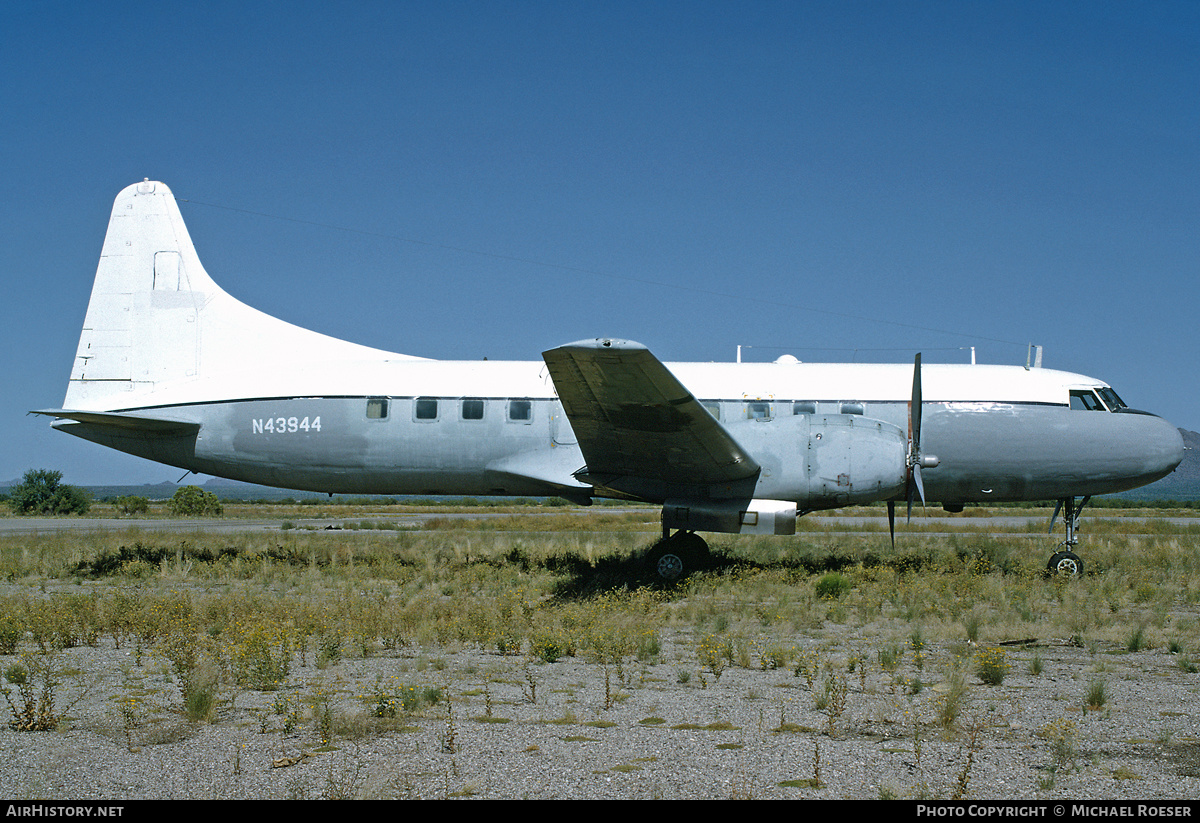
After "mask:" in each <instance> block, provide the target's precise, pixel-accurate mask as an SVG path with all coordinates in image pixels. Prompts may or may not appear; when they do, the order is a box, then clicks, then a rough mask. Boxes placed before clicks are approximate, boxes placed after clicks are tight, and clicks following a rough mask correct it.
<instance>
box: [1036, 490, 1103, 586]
mask: <svg viewBox="0 0 1200 823" xmlns="http://www.w3.org/2000/svg"><path fill="white" fill-rule="evenodd" d="M1091 499H1092V498H1091V497H1084V498H1082V499H1081V500H1079V501H1078V502H1076V500H1075V498H1074V497H1064V498H1063V499H1062V500H1059V501H1058V504H1057V505H1056V506H1055V507H1054V514H1053V516H1051V518H1050V531H1054V521H1055V520H1057V519H1058V514H1059V512H1062V515H1063V525H1064V526H1065V527H1066V532H1067V539H1066V540H1064V541H1063V542H1062V543H1061V544H1060V545H1061V546H1062V548H1061V549H1060V550H1059V551H1056V552H1055V553H1054V554H1052V555H1051V556H1050V562H1049V563H1047V564H1046V568H1047V569H1049V570H1050V572H1051V573H1053V574H1057V575H1062V576H1063V577H1079V576H1080V575H1082V574H1083V560H1081V559H1080V557H1079V555H1078V554H1076V553H1075V549H1076V548H1078V546H1079V514H1080V512H1081V511H1083V507H1084V506H1086V505H1087V503H1088V501H1089V500H1091Z"/></svg>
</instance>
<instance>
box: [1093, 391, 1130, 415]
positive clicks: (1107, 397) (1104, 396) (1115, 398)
mask: <svg viewBox="0 0 1200 823" xmlns="http://www.w3.org/2000/svg"><path fill="white" fill-rule="evenodd" d="M1096 393H1097V394H1099V395H1100V399H1101V400H1103V401H1104V405H1106V406H1108V410H1109V411H1117V410H1118V409H1127V408H1129V407H1128V406H1126V405H1125V401H1124V400H1122V399H1121V398H1120V396H1119V395H1118V394H1117V393H1116V392H1115V391H1113V390H1112V389H1110V388H1109V387H1108V386H1104V387H1102V388H1099V389H1096Z"/></svg>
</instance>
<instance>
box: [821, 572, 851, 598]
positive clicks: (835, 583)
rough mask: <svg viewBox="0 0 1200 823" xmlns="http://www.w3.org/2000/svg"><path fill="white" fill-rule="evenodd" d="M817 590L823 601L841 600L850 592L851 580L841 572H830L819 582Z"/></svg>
mask: <svg viewBox="0 0 1200 823" xmlns="http://www.w3.org/2000/svg"><path fill="white" fill-rule="evenodd" d="M816 588H817V597H819V598H821V599H822V600H839V599H841V598H842V597H843V596H844V595H845V594H846V592H848V591H850V578H848V577H846V575H844V574H842V573H841V572H828V573H827V574H823V575H821V577H820V578H819V579H818V580H817V585H816Z"/></svg>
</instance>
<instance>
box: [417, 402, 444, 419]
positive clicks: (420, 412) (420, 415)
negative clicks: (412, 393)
mask: <svg viewBox="0 0 1200 823" xmlns="http://www.w3.org/2000/svg"><path fill="white" fill-rule="evenodd" d="M413 416H414V417H416V418H417V419H418V420H437V416H438V401H437V398H436V397H418V398H417V401H416V403H415V404H414V405H413Z"/></svg>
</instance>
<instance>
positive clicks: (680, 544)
mask: <svg viewBox="0 0 1200 823" xmlns="http://www.w3.org/2000/svg"><path fill="white" fill-rule="evenodd" d="M707 558H708V544H707V543H705V542H704V538H702V537H700V535H698V534H696V533H695V532H676V533H675V534H673V535H671V536H670V537H667V538H664V539H662V540H660V541H658V542H657V543H655V544H654V546H652V547H651V549H650V551H649V553H647V555H646V567H647V569H648V570H649V572H650V574H651V575H652V576H653V577H654V578H655V579H656V580H659V581H660V582H663V583H674V582H675V581H677V580H681V579H683V578H684V577H687V576H688V575H689V574H691V573H692V572H694V571H695V570H696V569H698V568H700V566H701V565H702V564H703V563H704V562H705V560H706V559H707Z"/></svg>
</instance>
